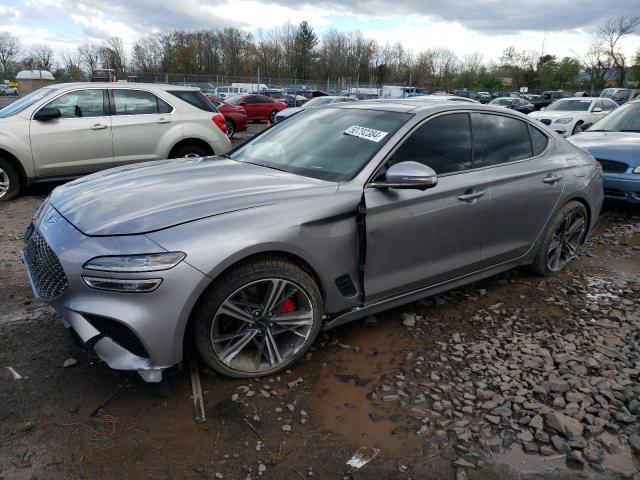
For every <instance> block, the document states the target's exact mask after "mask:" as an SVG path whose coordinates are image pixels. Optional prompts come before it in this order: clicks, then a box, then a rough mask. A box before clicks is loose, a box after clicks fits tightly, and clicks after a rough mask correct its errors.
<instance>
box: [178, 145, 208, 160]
mask: <svg viewBox="0 0 640 480" xmlns="http://www.w3.org/2000/svg"><path fill="white" fill-rule="evenodd" d="M208 155H209V152H207V151H206V150H205V149H204V148H202V147H201V146H200V145H192V144H189V145H182V146H180V147H178V148H176V149H175V150H174V151H173V154H172V155H171V158H185V157H194V158H195V157H207V156H208Z"/></svg>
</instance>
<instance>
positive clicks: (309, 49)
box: [294, 20, 318, 78]
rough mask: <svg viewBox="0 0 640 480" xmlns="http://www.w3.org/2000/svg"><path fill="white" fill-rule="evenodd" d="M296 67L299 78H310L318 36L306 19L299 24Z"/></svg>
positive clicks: (296, 37) (296, 43)
mask: <svg viewBox="0 0 640 480" xmlns="http://www.w3.org/2000/svg"><path fill="white" fill-rule="evenodd" d="M294 45H295V57H294V69H295V73H296V76H297V77H298V78H309V73H310V70H311V66H312V64H313V61H314V59H315V50H314V49H315V48H316V45H318V37H317V35H316V34H315V33H314V31H313V28H311V26H310V25H309V22H307V21H306V20H305V21H303V22H301V23H300V25H299V26H298V30H297V31H296V36H295V43H294Z"/></svg>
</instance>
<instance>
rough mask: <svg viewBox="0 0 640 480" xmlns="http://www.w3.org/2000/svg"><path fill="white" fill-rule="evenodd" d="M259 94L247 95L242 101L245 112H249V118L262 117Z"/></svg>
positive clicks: (256, 118)
mask: <svg viewBox="0 0 640 480" xmlns="http://www.w3.org/2000/svg"><path fill="white" fill-rule="evenodd" d="M256 97H257V95H247V96H246V97H245V98H244V100H243V101H242V102H241V103H240V105H241V106H242V108H244V110H245V112H247V120H258V119H260V104H259V102H258V99H257V98H256Z"/></svg>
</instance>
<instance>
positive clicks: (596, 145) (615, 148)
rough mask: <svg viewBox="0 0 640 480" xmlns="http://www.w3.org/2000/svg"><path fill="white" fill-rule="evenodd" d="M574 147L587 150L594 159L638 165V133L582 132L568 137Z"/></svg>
mask: <svg viewBox="0 0 640 480" xmlns="http://www.w3.org/2000/svg"><path fill="white" fill-rule="evenodd" d="M567 140H569V141H570V142H571V143H573V144H574V145H575V146H576V147H578V148H582V149H583V150H587V151H588V152H589V153H590V154H591V155H593V156H594V157H595V158H600V159H603V160H615V161H618V162H624V163H627V164H628V165H630V166H631V167H636V166H638V165H640V132H639V133H634V132H590V131H586V132H582V133H579V134H578V135H574V136H572V137H569V138H568V139H567Z"/></svg>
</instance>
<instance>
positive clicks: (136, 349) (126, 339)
mask: <svg viewBox="0 0 640 480" xmlns="http://www.w3.org/2000/svg"><path fill="white" fill-rule="evenodd" d="M83 317H84V318H86V319H87V321H88V322H89V323H90V324H91V325H93V326H94V328H95V329H96V330H98V331H99V332H100V333H102V334H103V335H104V336H105V337H109V338H110V339H111V340H113V341H114V342H115V343H117V344H118V345H120V346H121V347H122V348H124V349H126V350H129V351H130V352H131V353H133V354H134V355H138V356H139V357H147V358H148V357H149V352H147V349H146V348H144V345H143V344H142V342H141V341H140V339H139V338H138V337H137V335H136V334H135V333H133V331H132V330H131V329H130V328H129V327H127V326H126V325H124V324H122V323H120V322H117V321H115V320H111V319H110V318H105V317H100V316H98V315H89V314H83Z"/></svg>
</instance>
